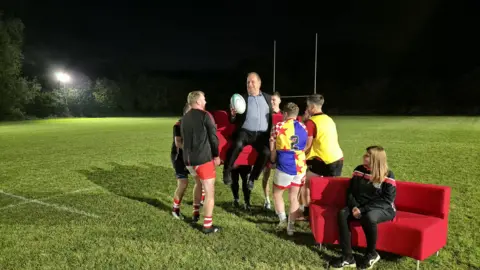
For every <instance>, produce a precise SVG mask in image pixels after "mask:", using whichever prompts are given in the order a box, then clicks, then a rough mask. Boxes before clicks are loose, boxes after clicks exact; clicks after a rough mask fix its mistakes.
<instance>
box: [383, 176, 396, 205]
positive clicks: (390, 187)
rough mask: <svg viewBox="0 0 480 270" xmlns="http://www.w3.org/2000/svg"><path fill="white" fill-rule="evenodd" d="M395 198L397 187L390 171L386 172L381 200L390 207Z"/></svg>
mask: <svg viewBox="0 0 480 270" xmlns="http://www.w3.org/2000/svg"><path fill="white" fill-rule="evenodd" d="M396 196H397V185H396V183H395V176H394V175H393V172H392V171H389V172H388V175H387V178H386V179H385V181H383V183H382V195H381V197H382V199H383V200H384V201H385V202H387V204H388V205H391V204H392V203H393V202H394V201H395V197H396Z"/></svg>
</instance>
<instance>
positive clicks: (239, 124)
mask: <svg viewBox="0 0 480 270" xmlns="http://www.w3.org/2000/svg"><path fill="white" fill-rule="evenodd" d="M260 95H262V96H263V97H264V98H265V101H267V104H268V128H267V134H270V131H271V130H272V114H273V108H272V96H271V95H270V94H267V93H265V92H263V91H260ZM242 97H243V99H245V103H246V105H247V106H246V108H245V112H244V113H242V114H238V113H237V115H236V117H235V118H233V117H231V116H230V122H231V123H233V124H235V125H236V126H237V128H236V129H235V132H234V133H233V138H236V136H237V134H238V132H239V131H240V130H241V128H242V126H243V123H245V117H246V116H247V111H248V93H245V94H242ZM269 138H270V136H265V143H266V144H267V145H268V143H269Z"/></svg>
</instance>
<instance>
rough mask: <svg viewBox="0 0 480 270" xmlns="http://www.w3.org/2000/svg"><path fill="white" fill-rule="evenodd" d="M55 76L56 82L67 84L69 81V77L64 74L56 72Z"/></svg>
mask: <svg viewBox="0 0 480 270" xmlns="http://www.w3.org/2000/svg"><path fill="white" fill-rule="evenodd" d="M55 76H56V77H57V80H59V81H60V82H62V83H67V82H69V81H70V75H68V74H67V73H65V72H57V73H55Z"/></svg>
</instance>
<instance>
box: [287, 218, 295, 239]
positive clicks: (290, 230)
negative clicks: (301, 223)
mask: <svg viewBox="0 0 480 270" xmlns="http://www.w3.org/2000/svg"><path fill="white" fill-rule="evenodd" d="M293 233H295V222H291V221H289V222H288V226H287V234H288V235H289V236H292V235H293Z"/></svg>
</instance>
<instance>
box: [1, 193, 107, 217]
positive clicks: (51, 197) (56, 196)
mask: <svg viewBox="0 0 480 270" xmlns="http://www.w3.org/2000/svg"><path fill="white" fill-rule="evenodd" d="M99 188H100V187H89V188H81V189H77V190H74V191H69V192H65V193H60V194H57V195H53V196H50V197H43V198H39V199H36V200H39V201H46V200H50V199H54V198H58V197H62V196H65V195H68V194H74V193H79V192H83V191H89V190H94V189H99ZM28 203H34V202H33V201H23V202H21V203H15V204H9V205H7V206H4V207H1V208H0V211H1V210H4V209H8V208H12V207H16V206H19V205H24V204H28Z"/></svg>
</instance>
